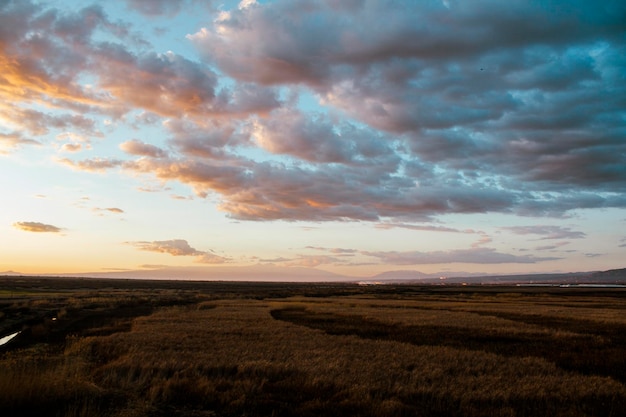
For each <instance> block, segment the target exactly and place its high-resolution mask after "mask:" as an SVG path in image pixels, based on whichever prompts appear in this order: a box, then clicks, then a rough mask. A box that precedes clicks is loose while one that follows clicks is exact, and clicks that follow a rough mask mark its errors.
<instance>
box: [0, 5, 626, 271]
mask: <svg viewBox="0 0 626 417" xmlns="http://www.w3.org/2000/svg"><path fill="white" fill-rule="evenodd" d="M625 190H626V3H625V2H623V1H622V0H602V1H596V0H593V1H591V0H545V1H540V0H526V1H522V0H510V1H501V0H472V1H463V0H423V1H401V0H388V1H383V0H378V1H373V0H265V1H261V0H258V1H254V0H243V1H241V2H237V1H224V0H221V1H210V0H207V1H200V0H110V1H106V2H104V1H101V2H99V1H95V2H93V3H91V4H90V3H89V2H87V1H83V0H81V1H78V0H47V1H34V0H33V1H31V0H15V1H14V0H0V236H1V237H2V239H0V271H18V272H21V273H25V274H37V273H53V274H62V273H80V272H106V271H124V270H143V271H148V273H149V271H155V274H156V273H157V272H156V271H157V270H159V269H160V268H165V267H192V266H193V267H202V268H206V270H207V277H210V276H211V271H212V270H213V271H218V270H223V268H224V267H246V268H252V269H254V267H259V266H269V265H271V266H276V267H310V268H316V269H318V270H322V271H331V272H334V273H338V274H344V275H349V276H358V277H367V276H372V275H375V274H378V273H381V272H384V271H393V270H415V271H422V272H425V273H442V274H445V273H452V272H455V271H463V272H467V273H486V274H496V273H503V274H510V273H535V272H568V271H593V270H606V269H613V268H623V267H626V193H625ZM212 268H213V269H212ZM220 268H221V269H220ZM294 271H296V269H294Z"/></svg>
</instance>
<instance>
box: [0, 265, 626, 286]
mask: <svg viewBox="0 0 626 417" xmlns="http://www.w3.org/2000/svg"><path fill="white" fill-rule="evenodd" d="M16 275H18V276H19V275H28V274H21V273H19V272H15V271H4V272H0V276H16ZM38 275H41V274H38ZM47 275H53V276H64V277H90V278H130V279H132V278H135V279H164V280H167V279H176V280H191V281H257V282H260V281H267V282H270V281H274V282H277V281H285V282H288V281H292V282H296V281H297V282H359V283H363V284H401V283H406V284H463V283H465V284H492V285H496V284H502V285H512V284H535V285H542V284H618V285H626V268H623V269H612V270H608V271H593V272H571V273H553V274H519V275H487V274H472V273H467V272H446V273H437V274H427V273H423V272H420V271H410V270H407V271H388V272H383V273H381V274H378V275H375V276H372V277H369V278H356V277H350V276H346V275H339V274H334V273H332V272H328V271H323V270H320V269H315V268H301V267H282V266H276V265H253V266H217V267H201V266H200V267H163V268H155V269H140V270H116V271H105V272H86V273H68V274H47Z"/></svg>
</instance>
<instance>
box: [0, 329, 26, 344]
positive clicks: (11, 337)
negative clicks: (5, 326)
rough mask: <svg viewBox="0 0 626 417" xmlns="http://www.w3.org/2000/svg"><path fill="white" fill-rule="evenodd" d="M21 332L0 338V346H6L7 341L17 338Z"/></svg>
mask: <svg viewBox="0 0 626 417" xmlns="http://www.w3.org/2000/svg"><path fill="white" fill-rule="evenodd" d="M20 333H21V332H15V333H11V334H10V335H8V336H4V337H2V338H0V346H2V345H4V344H7V343H8V342H9V341H11V340H12V339H13V338H14V337H15V336H17V335H18V334H20Z"/></svg>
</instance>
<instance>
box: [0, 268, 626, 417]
mask: <svg viewBox="0 0 626 417" xmlns="http://www.w3.org/2000/svg"><path fill="white" fill-rule="evenodd" d="M0 280H2V279H1V278H0ZM24 280H25V279H22V281H19V280H17V279H14V278H12V279H8V278H6V279H4V280H3V281H0V282H2V287H1V288H2V292H1V293H0V295H1V297H0V302H1V303H2V304H1V305H2V313H1V315H0V326H1V327H0V328H2V329H3V330H4V332H3V333H2V334H0V335H4V334H5V333H8V331H9V329H10V328H11V329H15V328H16V326H18V325H21V328H22V329H24V331H23V334H21V335H20V336H18V338H16V340H15V341H14V342H13V341H12V342H10V343H8V344H7V345H6V346H4V347H1V348H0V349H2V350H1V351H0V414H1V415H3V416H10V415H16V416H17V415H19V416H37V415H50V416H87V417H89V416H119V417H122V416H124V417H126V416H128V417H131V416H189V417H191V416H538V415H546V416H547V415H550V416H620V415H623V412H624V409H626V314H624V313H625V312H626V298H625V297H624V295H625V294H624V292H623V290H608V289H605V290H599V289H596V290H590V289H586V290H582V289H566V288H522V287H460V286H458V287H455V286H448V287H435V286H371V287H360V286H356V285H352V284H328V285H324V284H315V285H314V284H259V283H257V284H253V283H191V282H178V283H177V282H163V281H162V282H156V281H151V282H143V281H138V282H134V281H122V280H120V281H116V280H109V281H107V280H93V281H89V280H81V281H78V280H52V279H41V280H39V281H36V280H33V281H27V282H26V281H24ZM20 320H21V321H20Z"/></svg>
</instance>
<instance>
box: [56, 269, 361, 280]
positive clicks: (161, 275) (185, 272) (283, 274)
mask: <svg viewBox="0 0 626 417" xmlns="http://www.w3.org/2000/svg"><path fill="white" fill-rule="evenodd" d="M64 275H65V276H81V277H92V278H143V279H182V280H191V281H286V282H287V281H302V282H329V281H336V282H342V281H350V280H354V278H353V277H347V276H345V275H339V274H334V273H332V272H328V271H323V270H320V269H315V268H302V267H286V266H276V265H252V266H214V267H203V266H198V267H193V266H191V267H164V268H155V269H140V270H128V271H107V272H87V273H80V274H64Z"/></svg>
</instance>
